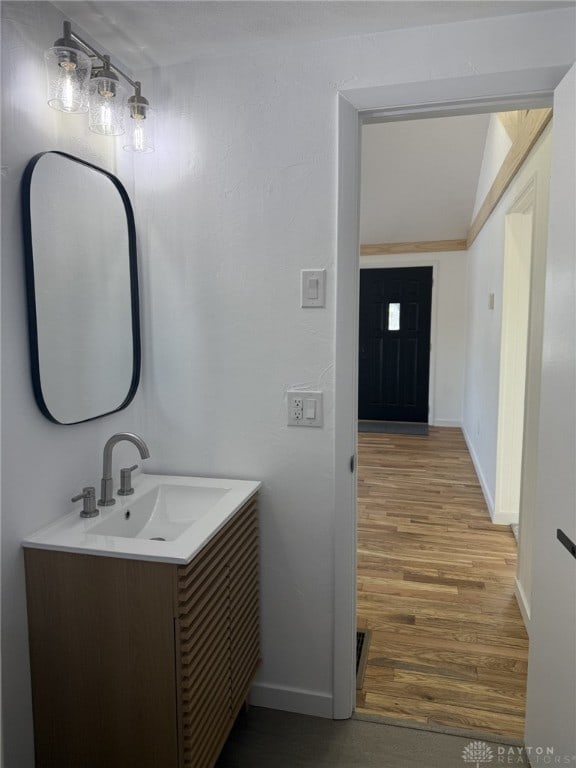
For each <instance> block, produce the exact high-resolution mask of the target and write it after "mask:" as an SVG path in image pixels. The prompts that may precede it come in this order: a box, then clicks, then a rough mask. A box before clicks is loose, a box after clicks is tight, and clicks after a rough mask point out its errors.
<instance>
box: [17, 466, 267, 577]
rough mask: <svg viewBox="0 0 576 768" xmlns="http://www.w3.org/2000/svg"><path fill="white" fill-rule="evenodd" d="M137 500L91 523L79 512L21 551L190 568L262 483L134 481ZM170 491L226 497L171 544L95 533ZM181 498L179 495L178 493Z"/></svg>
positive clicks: (123, 501) (120, 501)
mask: <svg viewBox="0 0 576 768" xmlns="http://www.w3.org/2000/svg"><path fill="white" fill-rule="evenodd" d="M133 484H134V491H135V492H134V495H132V496H124V497H122V496H116V504H114V505H113V506H110V507H99V510H100V514H99V515H98V516H97V517H93V518H82V517H80V513H79V511H75V512H72V513H70V514H67V515H64V516H63V517H61V518H59V519H58V520H56V521H55V522H54V523H51V524H50V525H48V526H46V527H45V528H42V529H41V530H39V531H36V532H35V533H33V534H31V535H30V536H27V537H26V539H24V541H23V542H22V546H24V547H30V548H34V549H52V550H60V551H62V552H76V553H79V554H85V555H98V556H102V557H120V558H127V559H130V560H155V561H158V562H163V563H180V564H184V563H188V562H190V560H191V559H192V558H193V557H194V555H195V554H196V553H197V552H198V551H199V550H200V549H202V547H203V546H204V545H205V544H206V543H207V542H208V541H209V540H210V539H211V538H212V537H213V536H214V534H216V533H217V532H218V531H219V530H220V529H221V528H222V527H223V526H224V525H225V524H226V522H227V521H228V520H229V519H230V518H231V517H232V516H233V515H234V513H235V512H237V511H238V510H239V509H240V508H241V507H242V506H243V505H244V504H245V503H246V502H247V501H248V499H250V498H251V497H252V496H254V494H256V493H257V491H258V490H259V488H260V487H261V486H262V483H261V482H259V481H257V480H227V479H220V478H206V477H185V476H180V475H178V476H175V475H148V474H138V475H135V476H134V480H133ZM163 485H164V486H166V485H169V486H171V487H174V486H183V487H184V488H185V487H191V488H206V489H209V488H216V489H223V490H225V493H224V494H223V496H222V497H221V498H219V499H218V500H217V501H215V503H214V504H213V505H212V506H211V507H210V509H209V510H208V511H207V512H206V513H205V514H203V515H202V516H201V517H199V518H198V519H196V520H195V521H193V522H192V523H191V524H190V526H189V527H188V528H187V530H185V531H184V533H182V534H181V535H180V536H178V538H176V539H174V540H172V541H151V540H149V539H147V538H130V537H124V536H110V535H101V534H97V533H94V532H92V529H93V528H95V527H97V526H101V525H102V524H103V523H104V522H105V521H106V520H107V519H112V517H113V516H115V517H117V516H118V514H119V512H120V513H121V514H125V513H126V512H128V511H129V510H130V506H131V504H134V503H135V502H137V501H138V500H139V499H141V498H142V497H143V496H144V494H146V493H148V492H151V491H153V490H154V489H155V488H158V487H159V486H163ZM178 492H179V493H180V491H178Z"/></svg>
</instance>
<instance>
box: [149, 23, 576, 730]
mask: <svg viewBox="0 0 576 768" xmlns="http://www.w3.org/2000/svg"><path fill="white" fill-rule="evenodd" d="M571 21H572V15H571V14H568V15H566V14H565V12H559V13H550V14H549V13H544V14H536V15H534V16H532V15H530V14H528V15H524V16H522V17H515V18H513V17H507V18H506V19H499V20H489V21H483V22H473V23H467V24H456V25H445V26H438V27H428V28H421V29H413V30H404V31H398V32H393V33H388V34H381V35H369V36H365V37H356V38H347V39H341V40H338V41H324V42H321V43H316V44H309V45H308V44H302V45H297V46H294V47H293V48H292V49H291V50H286V49H283V50H282V51H281V52H279V53H276V54H274V53H260V54H255V55H252V56H250V55H245V56H242V57H240V56H231V57H224V58H218V59H214V60H208V61H206V60H201V61H191V62H189V63H188V64H181V65H179V66H177V67H170V68H165V69H161V70H159V71H157V72H152V71H148V72H146V73H142V77H143V78H144V76H145V77H146V80H147V81H149V80H150V78H154V79H155V84H154V85H153V87H152V89H151V91H150V98H151V99H154V102H155V103H156V104H157V106H158V117H159V135H158V142H157V144H158V147H157V152H156V153H155V155H154V156H151V157H149V158H145V163H139V165H138V169H137V172H136V187H137V209H138V214H139V217H140V229H141V233H142V236H143V242H144V256H145V262H146V263H145V274H146V284H147V291H148V294H147V299H146V301H147V312H146V320H145V322H146V327H145V331H146V340H147V341H146V363H145V369H144V375H145V380H146V385H145V398H146V412H147V418H148V419H149V421H148V426H147V428H146V432H147V433H149V434H155V435H157V440H158V443H157V445H158V451H157V452H156V468H157V469H159V470H163V471H168V470H171V469H175V470H177V471H181V472H185V473H186V472H201V473H206V474H222V475H230V476H234V477H254V478H257V479H261V480H262V481H263V482H264V491H263V494H262V546H263V562H262V586H263V589H262V598H263V603H262V626H263V657H264V663H263V666H262V669H261V671H260V673H259V678H258V686H257V688H256V697H257V701H259V702H260V703H268V704H269V705H271V706H277V707H284V708H294V709H300V710H301V711H310V712H314V713H316V714H323V715H329V714H330V713H331V711H332V709H331V706H332V701H331V699H332V691H333V668H332V662H333V631H334V629H333V627H334V620H335V619H334V616H335V614H334V607H333V606H334V591H333V584H334V573H335V570H336V569H337V568H338V565H339V564H338V562H336V561H335V557H334V548H333V547H334V544H333V542H334V536H335V526H336V524H335V511H334V510H335V506H336V504H337V503H340V500H339V499H335V498H334V492H333V488H334V485H335V482H336V470H335V468H334V452H335V449H336V445H335V438H334V431H333V430H334V412H333V398H334V378H333V366H334V361H335V351H334V350H335V337H336V325H335V315H334V311H335V307H334V296H335V253H336V236H337V214H336V211H337V199H336V170H337V169H336V163H337V94H338V91H340V90H341V91H343V92H344V93H346V90H347V89H349V88H350V89H355V93H356V96H357V95H358V89H363V88H371V87H376V86H381V85H393V84H400V83H410V82H412V81H428V80H432V81H433V80H435V79H437V80H441V79H443V78H459V77H462V78H465V77H466V76H467V75H474V74H483V73H500V72H505V71H508V70H518V69H527V68H530V67H536V66H540V65H542V64H543V63H546V64H549V65H553V64H559V63H567V61H568V60H569V58H568V57H569V56H570V55H572V51H573V48H572V36H571V33H570V32H569V30H568V29H567V28H568V27H569V24H570V22H571ZM567 22H568V24H567ZM543 30H546V33H545V34H544V33H543ZM567 52H568V53H567ZM192 54H193V52H191V55H192ZM351 183H353V179H351ZM314 267H326V268H327V270H328V272H327V275H328V294H327V297H328V298H327V308H326V309H325V310H303V309H300V306H299V304H300V301H299V272H300V270H301V269H303V268H314ZM350 302H351V303H352V304H353V303H354V294H353V284H352V283H350ZM298 385H303V386H309V387H314V388H319V389H323V390H324V392H325V401H324V402H325V409H326V412H325V426H324V428H323V429H317V430H306V429H294V428H288V427H286V407H285V401H284V393H285V391H286V389H288V388H290V387H291V386H298ZM350 407H353V404H352V403H350ZM345 471H347V470H346V468H345V466H343V465H339V468H338V472H345Z"/></svg>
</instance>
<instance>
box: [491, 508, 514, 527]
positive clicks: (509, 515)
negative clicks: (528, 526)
mask: <svg viewBox="0 0 576 768" xmlns="http://www.w3.org/2000/svg"><path fill="white" fill-rule="evenodd" d="M519 519H520V518H519V516H518V512H502V511H500V512H496V510H494V514H492V522H493V523H498V525H517V524H518V520H519Z"/></svg>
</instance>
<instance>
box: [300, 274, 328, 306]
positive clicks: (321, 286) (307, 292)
mask: <svg viewBox="0 0 576 768" xmlns="http://www.w3.org/2000/svg"><path fill="white" fill-rule="evenodd" d="M300 297H301V300H302V301H301V306H302V307H325V306H326V270H325V269H303V270H301V272H300Z"/></svg>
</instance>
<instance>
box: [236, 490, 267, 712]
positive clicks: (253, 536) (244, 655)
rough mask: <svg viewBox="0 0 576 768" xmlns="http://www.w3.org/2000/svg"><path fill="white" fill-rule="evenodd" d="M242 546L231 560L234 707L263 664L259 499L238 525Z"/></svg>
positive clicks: (237, 548)
mask: <svg viewBox="0 0 576 768" xmlns="http://www.w3.org/2000/svg"><path fill="white" fill-rule="evenodd" d="M237 535H238V541H239V546H237V547H236V548H235V551H234V552H233V555H232V559H231V561H230V575H231V579H230V617H231V618H230V633H231V637H230V642H231V649H230V653H231V673H232V709H233V711H234V712H237V711H238V709H239V708H240V707H241V706H242V703H243V702H244V700H245V699H246V696H247V695H248V690H249V688H250V683H251V681H252V678H253V677H254V673H255V671H256V669H257V667H258V664H259V663H260V632H259V613H260V609H259V558H258V550H259V546H258V518H257V510H256V502H255V501H254V502H253V503H252V504H251V505H249V506H248V507H247V508H246V511H245V513H244V516H243V519H242V523H241V525H239V526H238V532H237Z"/></svg>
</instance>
